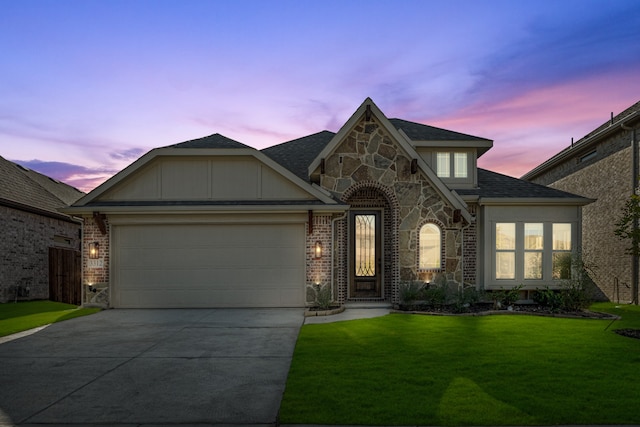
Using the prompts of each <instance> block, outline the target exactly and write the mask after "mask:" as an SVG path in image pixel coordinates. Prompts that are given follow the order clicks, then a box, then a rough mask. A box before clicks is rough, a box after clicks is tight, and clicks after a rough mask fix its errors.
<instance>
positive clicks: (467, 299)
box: [453, 286, 481, 313]
mask: <svg viewBox="0 0 640 427" xmlns="http://www.w3.org/2000/svg"><path fill="white" fill-rule="evenodd" d="M480 299H481V293H480V291H478V290H477V289H476V288H475V286H462V287H459V288H458V290H457V292H456V293H455V299H454V301H453V305H454V309H455V311H456V312H458V313H461V312H463V311H466V310H467V309H468V308H469V307H471V306H472V305H473V304H476V303H477V302H478V301H480Z"/></svg>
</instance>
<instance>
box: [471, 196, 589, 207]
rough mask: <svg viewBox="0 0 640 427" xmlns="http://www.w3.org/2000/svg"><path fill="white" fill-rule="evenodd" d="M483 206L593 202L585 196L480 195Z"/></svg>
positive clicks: (557, 204)
mask: <svg viewBox="0 0 640 427" xmlns="http://www.w3.org/2000/svg"><path fill="white" fill-rule="evenodd" d="M477 201H478V204H479V205H483V206H491V205H496V206H498V205H499V206H560V205H562V206H585V205H588V204H590V203H593V202H595V201H596V200H595V199H588V198H586V197H480V198H478V199H477Z"/></svg>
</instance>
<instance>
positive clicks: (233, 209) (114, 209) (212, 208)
mask: <svg viewBox="0 0 640 427" xmlns="http://www.w3.org/2000/svg"><path fill="white" fill-rule="evenodd" d="M348 209H349V206H348V205H344V204H335V205H316V204H305V203H300V204H291V205H266V206H265V205H259V204H257V205H242V206H239V205H202V206H193V205H175V206H148V205H147V206H108V205H105V206H101V205H91V206H82V207H69V208H65V212H68V213H73V214H76V215H89V214H92V213H93V212H101V213H105V214H112V215H118V214H123V215H124V214H127V215H128V214H140V215H145V214H153V215H157V214H176V213H179V214H190V213H194V214H201V213H203V212H209V213H247V212H251V213H261V212H265V213H278V212H282V213H293V212H308V211H310V210H311V211H314V212H315V211H317V212H323V213H342V212H345V211H346V210H348Z"/></svg>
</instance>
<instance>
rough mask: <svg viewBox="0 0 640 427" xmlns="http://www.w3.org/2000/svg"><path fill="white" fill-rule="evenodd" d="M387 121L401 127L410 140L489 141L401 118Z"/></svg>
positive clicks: (398, 127)
mask: <svg viewBox="0 0 640 427" xmlns="http://www.w3.org/2000/svg"><path fill="white" fill-rule="evenodd" d="M389 121H390V122H391V124H392V125H393V126H394V127H395V128H396V129H398V130H400V129H402V130H403V131H404V133H406V134H407V136H408V137H409V138H411V140H412V141H490V140H489V139H486V138H480V137H478V136H473V135H467V134H464V133H460V132H454V131H452V130H447V129H441V128H437V127H433V126H429V125H423V124H421V123H415V122H409V121H407V120H402V119H389Z"/></svg>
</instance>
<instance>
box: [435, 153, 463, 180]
mask: <svg viewBox="0 0 640 427" xmlns="http://www.w3.org/2000/svg"><path fill="white" fill-rule="evenodd" d="M436 174H437V175H438V177H440V178H467V177H468V176H469V156H468V155H467V153H463V152H453V153H449V152H437V153H436Z"/></svg>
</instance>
